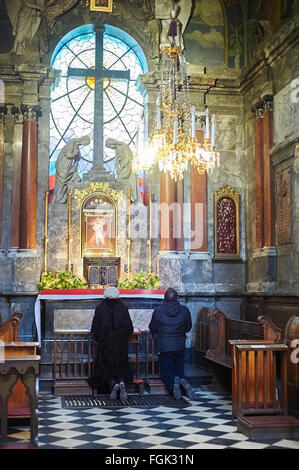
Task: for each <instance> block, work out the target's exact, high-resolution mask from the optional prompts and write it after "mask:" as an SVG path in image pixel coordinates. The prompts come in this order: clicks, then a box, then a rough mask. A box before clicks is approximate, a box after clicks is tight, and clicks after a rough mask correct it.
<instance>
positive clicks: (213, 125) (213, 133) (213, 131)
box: [211, 114, 216, 147]
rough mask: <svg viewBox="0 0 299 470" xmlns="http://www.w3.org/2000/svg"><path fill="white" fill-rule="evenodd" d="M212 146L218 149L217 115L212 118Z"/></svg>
mask: <svg viewBox="0 0 299 470" xmlns="http://www.w3.org/2000/svg"><path fill="white" fill-rule="evenodd" d="M211 145H212V147H216V121H215V114H213V116H212V135H211Z"/></svg>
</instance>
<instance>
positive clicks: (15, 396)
mask: <svg viewBox="0 0 299 470" xmlns="http://www.w3.org/2000/svg"><path fill="white" fill-rule="evenodd" d="M22 318H23V314H22V313H20V312H15V313H14V314H13V315H12V316H11V317H10V318H9V319H8V320H7V321H6V322H4V323H3V324H2V325H1V326H0V340H1V341H3V342H4V343H5V344H4V346H5V347H4V354H5V358H13V357H23V356H36V352H37V348H38V343H36V342H22V341H18V338H19V335H18V328H19V324H20V321H21V319H22ZM16 417H17V418H28V417H30V403H29V397H28V395H27V393H26V389H25V386H24V385H23V384H22V382H21V380H20V379H19V380H18V382H17V383H16V385H15V386H14V387H13V390H12V395H11V396H10V398H9V401H8V418H16Z"/></svg>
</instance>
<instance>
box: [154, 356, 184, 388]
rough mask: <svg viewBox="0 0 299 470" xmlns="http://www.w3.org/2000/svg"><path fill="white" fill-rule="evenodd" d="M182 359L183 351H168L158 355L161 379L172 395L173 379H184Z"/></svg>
mask: <svg viewBox="0 0 299 470" xmlns="http://www.w3.org/2000/svg"><path fill="white" fill-rule="evenodd" d="M184 359H185V351H169V352H161V353H159V365H160V375H161V379H162V380H163V382H164V383H165V385H166V387H167V388H168V391H169V392H170V393H172V389H173V381H174V378H175V377H180V378H181V379H182V378H185V375H184Z"/></svg>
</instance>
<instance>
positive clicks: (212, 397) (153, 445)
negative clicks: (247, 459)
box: [9, 389, 299, 449]
mask: <svg viewBox="0 0 299 470" xmlns="http://www.w3.org/2000/svg"><path fill="white" fill-rule="evenodd" d="M184 399H186V400H188V403H189V405H188V406H187V407H183V408H182V407H181V408H179V407H166V406H157V407H144V406H143V407H125V408H87V409H86V408H85V409H63V408H62V403H61V397H54V396H45V395H41V396H40V406H39V438H38V447H39V448H40V449H225V448H234V449H269V448H271V449H274V448H275V449H279V448H285V449H286V448H287V449H299V442H298V441H291V440H286V439H281V440H275V441H273V440H271V441H270V440H266V439H265V440H264V441H259V442H257V441H251V440H249V439H248V438H247V437H246V436H244V435H243V434H240V433H239V432H237V428H236V422H235V421H233V420H232V415H231V400H230V397H229V396H228V395H225V394H220V393H219V392H213V391H207V390H206V391H205V390H201V389H196V399H194V400H189V399H187V398H184ZM18 439H23V440H26V439H28V440H29V430H28V428H25V427H24V426H23V427H18V428H12V427H11V428H10V429H9V440H10V442H16V441H17V440H18Z"/></svg>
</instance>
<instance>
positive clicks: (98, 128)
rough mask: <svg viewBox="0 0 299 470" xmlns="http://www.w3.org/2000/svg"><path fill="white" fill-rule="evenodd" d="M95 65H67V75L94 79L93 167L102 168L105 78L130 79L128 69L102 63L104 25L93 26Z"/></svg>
mask: <svg viewBox="0 0 299 470" xmlns="http://www.w3.org/2000/svg"><path fill="white" fill-rule="evenodd" d="M94 32H95V67H94V68H72V67H68V77H85V79H86V80H91V79H94V131H93V132H94V139H93V167H97V168H100V169H102V170H103V171H105V170H104V164H103V162H104V152H103V141H104V138H103V123H104V109H103V103H104V100H103V91H104V81H105V79H106V80H107V79H108V80H109V79H117V80H130V70H109V69H106V68H105V67H104V64H103V37H104V32H105V27H104V26H103V25H99V26H95V28H94Z"/></svg>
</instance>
